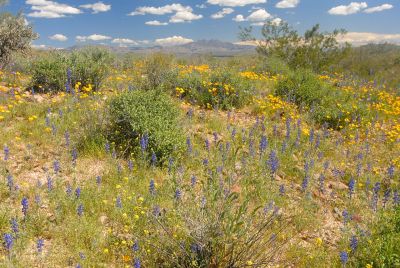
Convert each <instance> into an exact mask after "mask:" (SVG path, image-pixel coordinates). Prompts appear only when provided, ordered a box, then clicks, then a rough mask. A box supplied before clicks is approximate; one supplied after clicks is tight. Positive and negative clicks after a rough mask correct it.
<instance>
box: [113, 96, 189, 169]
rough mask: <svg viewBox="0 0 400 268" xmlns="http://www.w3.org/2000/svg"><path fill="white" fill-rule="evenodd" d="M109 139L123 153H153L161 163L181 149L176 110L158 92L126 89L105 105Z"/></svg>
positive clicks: (181, 138)
mask: <svg viewBox="0 0 400 268" xmlns="http://www.w3.org/2000/svg"><path fill="white" fill-rule="evenodd" d="M109 116H110V128H109V129H110V133H109V134H108V136H109V139H110V140H111V141H112V142H114V143H115V145H116V148H117V149H118V151H119V152H120V153H121V154H123V155H126V156H127V155H130V154H134V155H136V156H140V155H143V156H150V155H153V154H154V155H155V156H156V157H157V161H158V162H164V161H165V160H166V159H168V158H169V156H171V155H177V154H179V152H181V150H182V149H183V148H184V138H183V137H184V136H183V132H182V128H181V127H180V126H179V117H180V113H179V110H178V108H177V107H176V106H175V105H174V104H173V102H172V101H171V99H170V98H169V96H167V95H165V94H163V93H160V92H159V91H130V92H126V93H123V94H121V95H119V96H118V97H116V98H114V99H113V100H112V101H111V102H110V104H109Z"/></svg>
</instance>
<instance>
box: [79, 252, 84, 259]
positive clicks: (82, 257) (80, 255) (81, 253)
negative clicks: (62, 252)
mask: <svg viewBox="0 0 400 268" xmlns="http://www.w3.org/2000/svg"><path fill="white" fill-rule="evenodd" d="M79 258H81V260H84V259H86V256H85V254H83V252H79Z"/></svg>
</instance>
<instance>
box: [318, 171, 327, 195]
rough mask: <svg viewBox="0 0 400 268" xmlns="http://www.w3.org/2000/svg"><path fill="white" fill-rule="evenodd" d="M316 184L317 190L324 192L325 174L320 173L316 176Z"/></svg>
mask: <svg viewBox="0 0 400 268" xmlns="http://www.w3.org/2000/svg"><path fill="white" fill-rule="evenodd" d="M318 186H319V191H320V192H321V193H322V194H324V193H325V175H324V174H322V173H321V174H320V175H319V177H318Z"/></svg>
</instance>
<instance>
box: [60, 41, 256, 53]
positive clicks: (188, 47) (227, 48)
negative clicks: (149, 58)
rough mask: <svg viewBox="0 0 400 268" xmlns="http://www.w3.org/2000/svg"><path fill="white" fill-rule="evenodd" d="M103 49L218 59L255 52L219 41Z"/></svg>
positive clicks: (249, 47)
mask: <svg viewBox="0 0 400 268" xmlns="http://www.w3.org/2000/svg"><path fill="white" fill-rule="evenodd" d="M101 46H102V47H107V48H109V49H110V50H112V51H113V52H116V53H128V52H136V53H141V54H146V53H154V52H164V53H172V54H177V55H196V54H210V55H212V56H216V57H229V56H233V55H238V54H249V53H253V52H255V46H252V45H246V44H243V45H242V44H240V43H236V44H233V43H230V42H223V41H219V40H199V41H195V42H191V43H188V44H184V45H176V46H164V47H163V46H151V47H120V46H107V45H101ZM81 47H82V46H73V47H69V48H66V50H75V49H79V48H81Z"/></svg>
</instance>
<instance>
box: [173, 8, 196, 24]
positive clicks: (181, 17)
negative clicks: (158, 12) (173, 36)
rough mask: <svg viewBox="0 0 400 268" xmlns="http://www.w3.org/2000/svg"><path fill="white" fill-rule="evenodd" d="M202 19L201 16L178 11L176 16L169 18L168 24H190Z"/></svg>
mask: <svg viewBox="0 0 400 268" xmlns="http://www.w3.org/2000/svg"><path fill="white" fill-rule="evenodd" d="M202 17H203V15H196V14H193V13H192V12H190V11H179V12H176V14H175V15H173V16H172V17H171V18H170V20H169V22H170V23H184V22H190V21H192V20H199V19H201V18H202Z"/></svg>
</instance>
